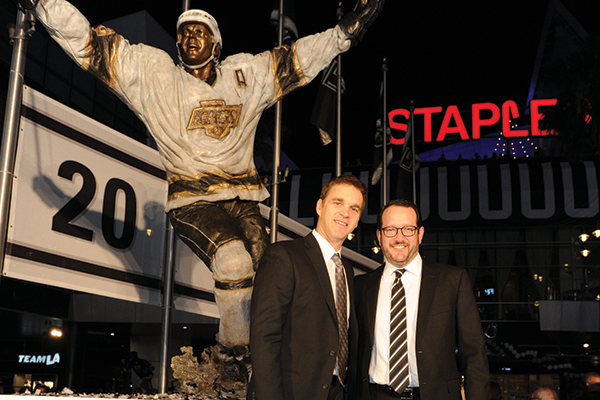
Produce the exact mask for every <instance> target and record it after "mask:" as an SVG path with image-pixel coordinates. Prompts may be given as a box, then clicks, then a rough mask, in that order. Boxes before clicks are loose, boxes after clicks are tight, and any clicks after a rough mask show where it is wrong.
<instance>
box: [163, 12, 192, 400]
mask: <svg viewBox="0 0 600 400" xmlns="http://www.w3.org/2000/svg"><path fill="white" fill-rule="evenodd" d="M189 9H190V0H183V3H182V5H181V10H182V12H186V11H187V10H189ZM175 243H176V242H175V231H174V230H173V227H172V226H171V223H170V222H169V218H168V217H167V218H166V225H165V239H164V249H165V254H164V257H163V277H162V284H163V287H162V297H163V298H162V321H161V331H160V349H159V353H160V356H159V369H160V370H159V373H160V374H159V376H158V391H159V393H161V394H165V393H167V386H168V373H167V369H168V368H169V365H170V363H169V343H170V341H171V322H172V320H173V287H174V282H175Z"/></svg>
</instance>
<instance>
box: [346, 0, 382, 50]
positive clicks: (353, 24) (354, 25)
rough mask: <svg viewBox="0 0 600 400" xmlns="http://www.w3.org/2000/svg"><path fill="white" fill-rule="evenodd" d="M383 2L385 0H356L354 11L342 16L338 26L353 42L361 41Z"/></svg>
mask: <svg viewBox="0 0 600 400" xmlns="http://www.w3.org/2000/svg"><path fill="white" fill-rule="evenodd" d="M384 2H385V0H358V3H356V7H354V11H351V12H349V13H346V14H345V15H344V16H343V17H342V19H341V20H340V22H339V26H340V28H342V30H343V31H344V32H345V33H346V35H348V37H349V38H350V39H352V42H353V43H354V44H356V43H357V42H360V41H362V39H363V36H364V35H365V32H366V31H367V28H369V27H370V26H371V24H372V23H373V21H375V19H376V18H377V16H378V15H379V13H380V12H381V9H382V8H383V3H384Z"/></svg>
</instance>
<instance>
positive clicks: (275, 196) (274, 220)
mask: <svg viewBox="0 0 600 400" xmlns="http://www.w3.org/2000/svg"><path fill="white" fill-rule="evenodd" d="M283 1H284V0H279V32H278V34H279V35H278V36H279V37H278V39H277V44H278V45H279V46H281V45H282V44H283V15H284V14H283V12H284V9H283ZM282 111H283V104H282V103H281V100H279V101H278V102H277V104H276V105H275V137H274V140H273V185H272V187H273V189H272V190H271V243H275V242H276V241H277V231H278V226H279V225H278V215H279V208H278V207H279V162H280V152H281V116H282Z"/></svg>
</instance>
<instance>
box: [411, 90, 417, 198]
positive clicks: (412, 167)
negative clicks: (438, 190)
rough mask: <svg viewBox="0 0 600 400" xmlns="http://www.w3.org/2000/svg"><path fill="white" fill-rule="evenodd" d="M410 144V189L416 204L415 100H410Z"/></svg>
mask: <svg viewBox="0 0 600 400" xmlns="http://www.w3.org/2000/svg"><path fill="white" fill-rule="evenodd" d="M410 144H411V149H410V151H411V170H412V189H413V203H415V204H417V171H416V162H415V155H416V152H415V102H414V100H411V101H410Z"/></svg>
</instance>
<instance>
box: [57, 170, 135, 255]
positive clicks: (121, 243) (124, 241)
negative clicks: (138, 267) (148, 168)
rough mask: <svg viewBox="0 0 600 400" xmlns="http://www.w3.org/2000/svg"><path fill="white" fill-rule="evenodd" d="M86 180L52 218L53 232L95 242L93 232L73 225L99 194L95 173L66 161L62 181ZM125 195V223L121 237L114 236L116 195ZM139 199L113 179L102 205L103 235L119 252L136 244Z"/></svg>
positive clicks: (106, 190) (128, 186) (60, 171)
mask: <svg viewBox="0 0 600 400" xmlns="http://www.w3.org/2000/svg"><path fill="white" fill-rule="evenodd" d="M76 173H77V174H80V175H81V177H82V178H83V185H82V186H81V189H80V190H79V192H78V193H77V194H76V195H75V197H73V198H72V199H71V200H69V201H68V202H67V204H65V205H64V206H63V208H61V209H60V210H59V211H58V212H57V213H56V214H55V215H54V217H53V218H52V230H53V231H56V232H61V233H64V234H67V235H70V236H75V237H77V238H81V239H84V240H88V241H90V242H91V241H92V239H93V237H94V232H93V231H92V230H90V229H86V228H83V227H81V226H77V225H74V224H72V223H71V221H72V220H73V219H74V218H75V217H77V216H78V215H79V214H81V213H82V212H84V211H85V210H86V208H87V206H88V205H89V204H90V203H91V201H92V199H93V198H94V195H95V194H96V178H95V177H94V174H93V173H92V171H90V170H89V168H88V167H86V166H85V165H83V164H80V163H78V162H76V161H65V162H63V163H62V164H61V166H60V168H59V169H58V175H59V176H60V177H61V178H65V179H68V180H70V181H72V180H73V176H74V175H75V174H76ZM119 190H122V191H123V193H124V194H125V223H124V225H123V232H122V234H121V237H117V235H116V234H115V208H116V207H115V203H116V196H117V192H118V191H119ZM136 210H137V205H136V197H135V191H134V190H133V188H132V187H131V185H129V184H128V183H127V182H125V181H123V180H121V179H116V178H113V179H111V180H109V181H108V183H107V184H106V188H105V190H104V202H103V205H102V235H103V236H104V239H105V240H106V242H107V243H108V244H109V245H111V246H113V247H116V248H117V249H126V248H127V247H129V246H130V245H131V243H132V242H133V238H134V235H135V231H136V224H135V221H136Z"/></svg>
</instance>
